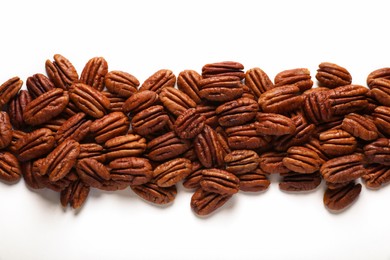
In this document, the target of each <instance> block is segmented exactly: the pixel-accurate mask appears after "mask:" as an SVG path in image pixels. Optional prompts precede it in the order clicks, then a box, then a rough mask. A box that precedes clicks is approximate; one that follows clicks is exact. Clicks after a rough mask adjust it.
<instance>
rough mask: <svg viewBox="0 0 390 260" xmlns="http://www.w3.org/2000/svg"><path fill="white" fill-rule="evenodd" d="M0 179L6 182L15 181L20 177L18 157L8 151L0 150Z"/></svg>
mask: <svg viewBox="0 0 390 260" xmlns="http://www.w3.org/2000/svg"><path fill="white" fill-rule="evenodd" d="M0 166H1V167H0V179H1V180H3V181H6V182H16V181H18V180H20V178H21V177H22V170H21V168H20V164H19V161H18V159H17V158H16V157H15V156H14V155H13V154H12V153H9V152H0Z"/></svg>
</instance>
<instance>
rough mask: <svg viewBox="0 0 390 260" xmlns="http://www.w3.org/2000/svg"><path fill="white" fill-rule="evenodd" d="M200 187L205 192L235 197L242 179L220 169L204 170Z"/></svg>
mask: <svg viewBox="0 0 390 260" xmlns="http://www.w3.org/2000/svg"><path fill="white" fill-rule="evenodd" d="M200 186H201V187H202V189H203V190H205V191H208V192H213V193H218V194H221V195H233V194H235V193H237V192H238V191H239V189H240V179H238V177H236V176H235V175H234V174H232V173H230V172H227V171H224V170H220V169H215V168H211V169H204V170H203V171H202V180H201V181H200Z"/></svg>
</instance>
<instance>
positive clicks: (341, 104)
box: [328, 85, 368, 116]
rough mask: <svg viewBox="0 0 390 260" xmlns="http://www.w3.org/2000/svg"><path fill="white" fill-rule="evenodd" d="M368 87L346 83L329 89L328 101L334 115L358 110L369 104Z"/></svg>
mask: <svg viewBox="0 0 390 260" xmlns="http://www.w3.org/2000/svg"><path fill="white" fill-rule="evenodd" d="M367 92H368V89H367V88H365V87H363V86H360V85H346V86H342V87H337V88H334V89H331V90H329V91H328V102H329V103H330V111H331V114H332V115H333V116H344V115H347V114H349V113H353V112H358V111H361V110H363V109H365V108H366V107H367V106H368V101H367V98H366V94H367Z"/></svg>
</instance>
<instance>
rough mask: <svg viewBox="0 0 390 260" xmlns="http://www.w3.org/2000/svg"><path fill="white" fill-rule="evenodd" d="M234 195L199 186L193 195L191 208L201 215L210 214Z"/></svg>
mask: <svg viewBox="0 0 390 260" xmlns="http://www.w3.org/2000/svg"><path fill="white" fill-rule="evenodd" d="M231 197H232V195H221V194H218V193H213V192H208V191H205V190H203V189H202V188H199V189H197V190H196V191H195V193H194V194H193V195H192V197H191V208H192V210H193V211H194V212H195V214H197V215H199V216H206V215H210V214H211V213H213V212H214V211H216V210H217V209H218V208H220V207H222V206H223V205H224V204H225V203H226V202H227V201H229V199H230V198H231Z"/></svg>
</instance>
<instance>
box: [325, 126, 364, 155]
mask: <svg viewBox="0 0 390 260" xmlns="http://www.w3.org/2000/svg"><path fill="white" fill-rule="evenodd" d="M319 140H320V144H321V149H322V151H324V152H325V153H326V155H328V156H341V155H347V154H351V153H354V152H355V151H356V147H357V141H356V138H355V137H353V136H352V135H351V134H350V133H348V132H347V131H344V130H341V129H332V130H328V131H325V132H322V133H321V134H320V136H319Z"/></svg>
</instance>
